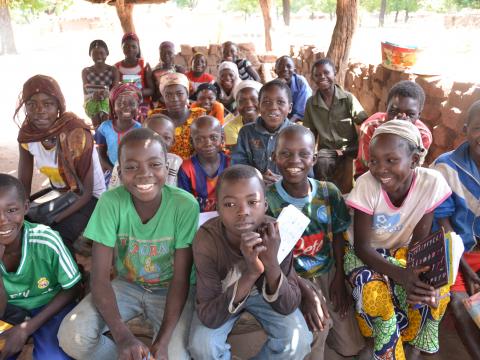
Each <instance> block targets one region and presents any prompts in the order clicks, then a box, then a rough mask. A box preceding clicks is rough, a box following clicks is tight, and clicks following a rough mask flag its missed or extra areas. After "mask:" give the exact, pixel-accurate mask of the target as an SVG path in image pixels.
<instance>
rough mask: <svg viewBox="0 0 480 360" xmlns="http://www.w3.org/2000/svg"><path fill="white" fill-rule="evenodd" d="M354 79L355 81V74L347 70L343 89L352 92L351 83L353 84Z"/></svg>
mask: <svg viewBox="0 0 480 360" xmlns="http://www.w3.org/2000/svg"><path fill="white" fill-rule="evenodd" d="M354 79H355V74H354V73H353V71H351V70H348V71H347V73H346V74H345V84H344V85H345V89H346V90H347V91H352V89H353V86H354V85H353V83H354Z"/></svg>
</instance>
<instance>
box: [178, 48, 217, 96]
mask: <svg viewBox="0 0 480 360" xmlns="http://www.w3.org/2000/svg"><path fill="white" fill-rule="evenodd" d="M206 69H207V58H206V57H205V55H203V54H202V53H196V54H195V55H193V59H192V70H190V71H189V72H187V73H186V74H185V75H187V78H188V80H190V84H191V86H192V87H191V90H192V91H193V93H195V92H196V91H197V89H198V86H199V85H201V84H204V83H209V84H211V83H213V82H215V77H214V76H213V75H212V74H209V73H206V72H205V70H206Z"/></svg>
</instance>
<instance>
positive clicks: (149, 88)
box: [142, 63, 154, 97]
mask: <svg viewBox="0 0 480 360" xmlns="http://www.w3.org/2000/svg"><path fill="white" fill-rule="evenodd" d="M143 76H144V78H145V87H144V88H143V89H142V96H144V97H146V96H152V95H153V93H154V85H153V84H154V82H153V79H152V69H151V68H150V64H148V63H147V64H146V65H145V73H144V74H143Z"/></svg>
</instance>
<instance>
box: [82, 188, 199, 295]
mask: <svg viewBox="0 0 480 360" xmlns="http://www.w3.org/2000/svg"><path fill="white" fill-rule="evenodd" d="M198 214H199V208H198V203H197V201H196V200H195V198H194V197H193V196H192V195H191V194H189V193H187V192H186V191H184V190H181V189H178V188H176V187H171V186H168V185H165V186H164V187H163V189H162V202H161V204H160V207H159V208H158V210H157V212H156V213H155V215H154V216H153V218H151V219H150V220H149V221H148V222H147V223H146V224H142V221H141V219H140V216H139V215H138V213H137V211H136V210H135V206H134V205H133V201H132V198H131V195H130V193H129V192H128V191H127V190H126V189H125V187H124V186H120V187H118V188H115V189H112V190H109V191H107V192H105V193H103V194H102V196H101V197H100V200H98V203H97V206H96V207H95V210H94V212H93V214H92V217H91V218H90V221H89V222H88V225H87V228H86V229H85V232H84V236H85V237H87V238H89V239H91V240H93V241H96V242H98V243H100V244H103V245H105V246H108V247H115V268H116V271H117V274H118V276H119V277H121V278H122V279H125V280H127V281H130V282H134V283H137V284H139V285H141V286H144V287H148V288H159V287H168V285H169V283H170V281H171V279H172V278H173V259H174V253H175V249H183V248H187V247H189V246H191V244H192V240H193V237H194V235H195V233H196V231H197V226H198ZM194 280H195V278H194V274H193V272H192V277H191V279H190V281H191V283H193V282H194Z"/></svg>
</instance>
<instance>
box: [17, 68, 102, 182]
mask: <svg viewBox="0 0 480 360" xmlns="http://www.w3.org/2000/svg"><path fill="white" fill-rule="evenodd" d="M39 93H43V94H47V95H49V96H52V97H53V98H55V99H56V100H57V102H58V109H59V117H58V118H57V120H56V121H55V122H54V123H53V124H52V126H51V127H50V128H49V129H48V130H41V131H40V130H39V129H38V128H37V127H36V126H35V124H34V123H32V122H30V121H29V120H28V115H27V116H26V118H25V121H23V123H22V124H21V126H20V131H19V132H18V137H17V140H18V142H19V143H30V142H39V141H42V140H45V139H49V138H52V137H56V138H57V143H58V145H59V146H60V147H61V150H62V151H61V154H62V156H59V157H58V169H59V172H60V175H61V176H62V178H63V179H64V181H65V183H66V184H67V185H68V187H69V188H70V189H73V190H76V189H78V184H77V182H76V180H75V177H74V176H73V175H72V173H71V171H70V170H68V169H75V172H76V174H77V176H78V177H79V178H80V179H83V178H84V176H85V175H86V173H87V171H88V169H89V168H90V166H91V162H92V151H93V138H92V135H91V133H90V127H89V126H88V125H87V124H85V122H84V121H83V120H82V119H80V118H79V117H78V116H77V115H75V114H74V113H71V112H66V111H65V98H64V96H63V94H62V91H61V90H60V86H59V85H58V83H57V82H56V81H55V79H53V78H51V77H49V76H45V75H35V76H33V77H31V78H30V79H28V80H27V81H26V82H25V84H24V85H23V90H22V93H21V94H20V96H19V101H18V105H17V108H16V110H15V114H14V118H17V117H18V112H19V110H20V109H21V108H22V106H23V105H24V104H25V103H26V102H27V101H28V100H29V99H30V98H31V97H32V96H33V95H35V94H39ZM67 163H68V164H69V166H66V164H67Z"/></svg>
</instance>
